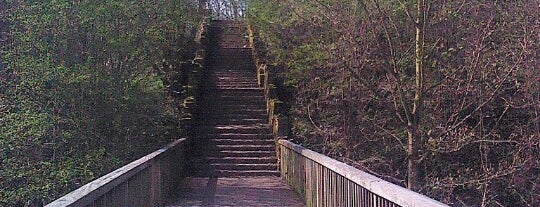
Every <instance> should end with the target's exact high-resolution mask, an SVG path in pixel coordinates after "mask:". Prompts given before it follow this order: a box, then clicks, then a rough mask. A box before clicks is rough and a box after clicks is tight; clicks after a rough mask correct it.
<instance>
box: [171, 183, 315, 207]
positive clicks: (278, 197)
mask: <svg viewBox="0 0 540 207" xmlns="http://www.w3.org/2000/svg"><path fill="white" fill-rule="evenodd" d="M177 196H178V197H177V198H178V199H177V200H176V201H175V202H174V203H172V204H169V205H168V206H169V207H184V206H185V207H187V206H283V207H285V206H291V207H297V206H298V207H300V206H304V204H303V203H302V202H301V201H300V199H299V198H298V197H297V196H295V193H294V192H293V191H292V190H291V189H290V187H289V186H288V185H287V184H286V183H285V182H284V181H283V180H282V179H281V178H279V177H274V176H271V177H236V178H233V177H219V178H218V177H192V178H186V179H185V180H184V181H183V183H182V185H181V186H180V189H179V191H178V195H177Z"/></svg>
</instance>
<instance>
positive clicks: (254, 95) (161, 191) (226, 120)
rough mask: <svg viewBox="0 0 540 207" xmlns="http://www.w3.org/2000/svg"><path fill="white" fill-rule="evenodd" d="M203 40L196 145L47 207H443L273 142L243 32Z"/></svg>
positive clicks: (176, 148)
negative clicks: (204, 45) (204, 47)
mask: <svg viewBox="0 0 540 207" xmlns="http://www.w3.org/2000/svg"><path fill="white" fill-rule="evenodd" d="M201 31H202V32H201V33H200V37H201V41H203V42H207V43H206V44H207V45H208V47H207V48H206V49H205V50H204V51H201V52H198V57H197V58H196V59H195V60H194V63H195V64H197V65H198V66H197V67H199V69H200V70H195V71H194V73H197V74H199V75H200V76H201V77H202V78H201V80H202V84H200V86H199V87H198V88H197V87H195V89H193V90H196V93H198V97H200V100H198V101H197V102H198V107H197V108H198V110H197V113H196V116H195V117H196V118H195V119H194V122H193V127H192V129H193V131H194V133H193V135H192V136H191V137H188V138H182V139H178V140H176V141H174V142H173V143H171V144H169V145H167V146H165V147H163V148H162V149H159V150H157V151H155V152H153V153H151V154H149V155H147V156H145V157H142V158H140V159H138V160H136V161H134V162H132V163H130V164H127V165H125V166H124V167H122V168H120V169H117V170H115V171H113V172H111V173H109V174H107V175H105V176H103V177H101V178H99V179H97V180H95V181H93V182H91V183H88V184H86V185H84V186H83V187H81V188H79V189H77V190H75V191H73V192H71V193H69V194H67V195H65V196H64V197H61V198H59V199H57V200H56V201H54V202H52V203H50V204H48V205H47V206H48V207H53V206H130V207H131V206H362V207H394V206H411V207H412V206H425V207H428V206H429V207H438V206H446V205H444V204H442V203H440V202H438V201H435V200H432V199H430V198H428V197H426V196H423V195H420V194H418V193H415V192H412V191H409V190H407V189H405V188H402V187H400V186H397V185H394V184H391V183H389V182H386V181H384V180H381V179H379V178H376V177H374V176H372V175H370V174H367V173H365V172H363V171H360V170H358V169H355V168H353V167H351V166H348V165H346V164H344V163H341V162H338V161H336V160H333V159H331V158H329V157H326V156H324V155H321V154H319V153H316V152H313V151H311V150H308V149H306V148H304V147H302V146H299V145H296V144H293V143H291V142H289V141H287V140H284V139H280V136H278V134H279V133H278V131H279V125H280V124H279V119H278V118H277V116H274V114H273V108H274V103H275V102H274V101H272V100H271V99H270V98H269V94H270V90H271V86H270V85H269V84H268V71H266V67H264V65H261V64H259V63H257V62H256V61H254V58H253V51H252V50H253V41H252V35H251V33H250V32H249V30H248V29H247V28H246V26H245V25H244V24H243V23H241V22H231V21H213V22H211V23H210V24H205V25H204V26H203V28H202V29H201ZM246 37H251V38H246ZM208 39H211V40H214V41H207V40H208ZM205 40H206V41H205ZM190 104H191V105H193V104H194V103H193V102H187V103H186V105H190Z"/></svg>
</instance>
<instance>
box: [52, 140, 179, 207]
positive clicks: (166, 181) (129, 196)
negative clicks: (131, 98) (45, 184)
mask: <svg viewBox="0 0 540 207" xmlns="http://www.w3.org/2000/svg"><path fill="white" fill-rule="evenodd" d="M185 140H186V139H179V140H176V141H174V142H173V143H171V144H168V145H167V146H165V147H163V148H161V149H159V150H157V151H155V152H153V153H150V154H148V155H146V156H144V157H142V158H140V159H138V160H136V161H133V162H131V163H129V164H127V165H125V166H123V167H121V168H119V169H117V170H115V171H113V172H111V173H109V174H107V175H105V176H103V177H100V178H98V179H96V180H94V181H92V182H90V183H88V184H86V185H84V186H82V187H80V188H78V189H76V190H74V191H72V192H71V193H69V194H67V195H65V196H63V197H61V198H59V199H57V200H55V201H53V202H52V203H49V204H48V205H46V207H59V206H163V205H165V202H167V199H168V197H169V196H171V195H172V193H173V190H174V187H175V184H176V183H177V182H178V179H180V176H179V175H180V174H181V171H182V168H183V164H184V162H183V161H184V158H185V156H184V144H185Z"/></svg>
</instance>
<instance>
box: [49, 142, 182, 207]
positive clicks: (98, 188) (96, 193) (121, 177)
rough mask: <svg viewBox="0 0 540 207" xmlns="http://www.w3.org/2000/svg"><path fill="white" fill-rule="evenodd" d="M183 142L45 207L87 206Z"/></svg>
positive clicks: (158, 151)
mask: <svg viewBox="0 0 540 207" xmlns="http://www.w3.org/2000/svg"><path fill="white" fill-rule="evenodd" d="M185 140H186V139H185V138H182V139H178V140H176V141H174V142H172V143H170V144H168V145H167V146H165V147H163V148H161V149H159V150H156V151H154V152H152V153H150V154H148V155H146V156H144V157H142V158H140V159H138V160H135V161H133V162H131V163H129V164H127V165H124V166H123V167H121V168H119V169H116V170H115V171H113V172H111V173H109V174H107V175H104V176H102V177H100V178H98V179H96V180H94V181H92V182H90V183H88V184H86V185H84V186H82V187H80V188H78V189H76V190H74V191H72V192H71V193H69V194H67V195H65V196H63V197H61V198H59V199H57V200H55V201H53V202H52V203H49V204H47V205H46V206H45V207H57V206H85V205H88V204H90V203H92V202H93V201H94V200H96V199H97V198H99V197H100V196H102V195H104V194H105V193H107V192H109V191H110V190H111V189H113V188H114V187H116V186H118V185H119V184H121V183H123V182H125V181H127V180H128V179H129V178H131V177H133V176H134V175H136V174H137V173H138V172H140V171H142V170H144V169H145V168H147V167H148V166H150V165H151V164H152V163H153V162H154V161H155V159H156V158H158V157H159V156H161V155H163V154H164V153H166V152H168V151H169V150H171V149H173V148H175V147H176V146H178V145H179V144H180V143H182V142H184V141H185Z"/></svg>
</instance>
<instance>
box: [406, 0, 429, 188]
mask: <svg viewBox="0 0 540 207" xmlns="http://www.w3.org/2000/svg"><path fill="white" fill-rule="evenodd" d="M417 4H418V5H417V17H416V22H415V27H416V40H415V42H416V46H415V48H416V50H415V65H416V67H415V68H416V75H415V76H416V77H415V80H416V82H415V93H414V100H413V110H412V113H411V115H412V120H411V121H409V123H408V126H407V127H408V130H407V131H408V134H407V135H408V136H407V138H408V139H407V159H408V160H407V188H409V189H413V190H414V189H417V185H418V144H419V142H420V140H421V133H420V122H421V119H422V118H421V117H422V107H423V102H424V99H423V94H422V92H423V90H424V68H423V66H424V61H423V56H424V13H425V12H424V10H425V5H424V0H417Z"/></svg>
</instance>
